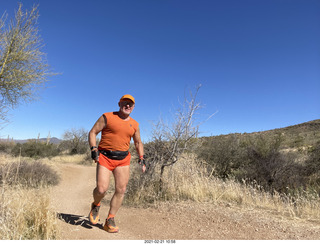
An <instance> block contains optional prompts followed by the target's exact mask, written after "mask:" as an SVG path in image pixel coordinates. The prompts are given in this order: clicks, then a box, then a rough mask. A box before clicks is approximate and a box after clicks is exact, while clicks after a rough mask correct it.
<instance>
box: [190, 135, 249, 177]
mask: <svg viewBox="0 0 320 244" xmlns="http://www.w3.org/2000/svg"><path fill="white" fill-rule="evenodd" d="M196 153H197V155H198V158H199V159H202V160H204V161H206V162H207V163H208V170H211V172H212V174H211V175H213V176H217V177H219V178H223V179H226V178H229V177H233V176H234V175H235V174H236V173H237V172H238V171H239V169H240V168H241V166H242V164H243V163H244V160H245V158H244V153H245V148H244V147H243V145H242V143H241V140H240V138H239V137H238V136H236V135H232V134H231V135H229V136H217V137H211V138H205V139H203V142H202V145H201V147H199V148H198V149H197V151H196ZM210 168H211V169H210Z"/></svg>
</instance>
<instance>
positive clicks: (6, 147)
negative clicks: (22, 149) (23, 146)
mask: <svg viewBox="0 0 320 244" xmlns="http://www.w3.org/2000/svg"><path fill="white" fill-rule="evenodd" d="M14 146H15V143H14V142H12V141H11V142H8V141H1V142H0V152H2V153H8V154H10V153H11V152H12V149H13V148H14Z"/></svg>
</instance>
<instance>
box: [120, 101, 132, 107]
mask: <svg viewBox="0 0 320 244" xmlns="http://www.w3.org/2000/svg"><path fill="white" fill-rule="evenodd" d="M121 105H122V106H127V105H129V107H133V105H134V103H133V102H131V101H122V102H121Z"/></svg>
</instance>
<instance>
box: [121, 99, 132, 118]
mask: <svg viewBox="0 0 320 244" xmlns="http://www.w3.org/2000/svg"><path fill="white" fill-rule="evenodd" d="M119 106H120V111H121V112H122V113H124V114H127V115H129V114H131V112H132V111H133V109H134V103H133V102H132V101H131V100H130V99H123V100H122V101H120V102H119Z"/></svg>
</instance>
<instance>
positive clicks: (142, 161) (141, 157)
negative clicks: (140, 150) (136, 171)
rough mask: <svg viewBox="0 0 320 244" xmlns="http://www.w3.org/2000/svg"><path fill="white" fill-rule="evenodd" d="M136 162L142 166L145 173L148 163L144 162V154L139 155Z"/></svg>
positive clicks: (148, 166)
mask: <svg viewBox="0 0 320 244" xmlns="http://www.w3.org/2000/svg"><path fill="white" fill-rule="evenodd" d="M138 163H139V164H140V165H141V166H142V172H143V173H145V172H146V171H147V170H148V169H149V168H150V164H149V163H148V162H146V160H145V158H144V156H140V158H139V161H138Z"/></svg>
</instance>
